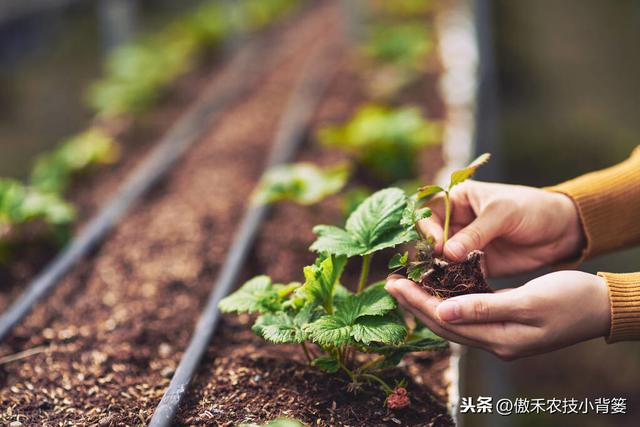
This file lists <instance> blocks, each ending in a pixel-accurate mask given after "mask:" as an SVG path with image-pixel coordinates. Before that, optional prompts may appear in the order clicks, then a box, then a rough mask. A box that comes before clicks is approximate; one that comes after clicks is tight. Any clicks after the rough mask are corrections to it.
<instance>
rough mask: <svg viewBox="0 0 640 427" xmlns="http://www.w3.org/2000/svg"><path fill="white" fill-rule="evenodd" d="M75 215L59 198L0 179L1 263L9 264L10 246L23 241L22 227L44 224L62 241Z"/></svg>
mask: <svg viewBox="0 0 640 427" xmlns="http://www.w3.org/2000/svg"><path fill="white" fill-rule="evenodd" d="M74 217H75V211H74V209H73V207H71V206H70V205H69V204H67V203H66V202H65V201H64V200H62V199H61V198H60V197H59V196H57V195H56V194H51V193H43V192H41V191H39V190H37V189H36V188H33V187H28V186H25V185H24V184H22V183H21V182H18V181H16V180H13V179H8V178H0V262H4V261H7V260H8V259H9V255H10V252H11V248H10V247H11V246H12V244H13V243H15V241H18V240H20V238H21V237H22V233H23V231H24V230H23V226H24V225H25V224H27V223H30V222H32V221H41V222H42V223H43V224H44V225H45V226H46V227H47V231H48V232H49V231H52V232H53V233H54V235H56V236H57V237H59V238H60V239H62V238H64V237H65V236H64V234H65V233H64V232H65V227H66V226H67V225H68V224H69V223H70V222H71V221H73V219H74Z"/></svg>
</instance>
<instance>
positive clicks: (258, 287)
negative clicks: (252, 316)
mask: <svg viewBox="0 0 640 427" xmlns="http://www.w3.org/2000/svg"><path fill="white" fill-rule="evenodd" d="M280 289H281V288H280ZM281 302H282V297H280V295H279V294H278V288H275V287H274V285H273V284H272V283H271V278H270V277H269V276H256V277H254V278H253V279H251V280H249V281H248V282H246V283H245V284H244V285H242V286H241V287H240V289H238V290H237V291H235V292H234V293H232V294H231V295H229V296H228V297H226V298H224V299H222V300H221V301H220V303H219V304H218V307H219V308H220V311H222V312H223V313H230V312H236V313H244V312H248V313H254V312H260V313H268V312H272V311H277V310H279V309H280V308H281Z"/></svg>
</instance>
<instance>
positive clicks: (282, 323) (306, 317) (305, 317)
mask: <svg viewBox="0 0 640 427" xmlns="http://www.w3.org/2000/svg"><path fill="white" fill-rule="evenodd" d="M314 314H315V313H314V308H313V307H312V306H311V305H307V306H305V307H303V308H302V309H301V310H300V311H299V312H298V313H296V314H292V313H290V312H284V311H280V312H277V313H273V314H263V315H261V316H260V317H258V318H257V319H256V322H255V323H254V325H253V327H252V330H253V331H254V332H255V333H256V334H257V335H258V336H260V337H262V338H264V339H265V340H267V341H270V342H272V343H275V344H283V343H302V342H304V341H305V340H306V337H307V335H306V333H305V332H304V327H305V326H306V325H307V324H308V323H310V322H311V320H312V319H313V318H314Z"/></svg>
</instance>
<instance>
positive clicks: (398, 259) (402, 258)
mask: <svg viewBox="0 0 640 427" xmlns="http://www.w3.org/2000/svg"><path fill="white" fill-rule="evenodd" d="M408 262H409V252H405V253H403V254H395V255H393V256H392V257H391V259H390V260H389V264H388V267H389V269H390V270H395V269H398V268H401V267H406V266H407V263H408Z"/></svg>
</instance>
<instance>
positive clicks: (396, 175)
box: [318, 104, 441, 183]
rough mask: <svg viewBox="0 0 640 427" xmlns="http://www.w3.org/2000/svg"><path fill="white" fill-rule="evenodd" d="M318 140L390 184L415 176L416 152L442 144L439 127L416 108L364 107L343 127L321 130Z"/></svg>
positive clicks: (328, 127)
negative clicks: (346, 154)
mask: <svg viewBox="0 0 640 427" xmlns="http://www.w3.org/2000/svg"><path fill="white" fill-rule="evenodd" d="M318 140H319V141H320V142H321V143H322V144H324V145H325V146H327V147H334V148H337V149H339V150H342V151H344V152H346V153H349V154H350V155H351V156H352V157H353V158H354V159H355V160H356V161H357V162H358V163H360V164H361V165H362V166H364V167H365V168H366V169H367V170H368V171H369V172H370V173H371V174H373V175H374V176H375V177H376V178H378V179H379V180H381V181H382V182H385V183H393V182H396V181H399V180H403V179H412V178H415V177H416V176H417V175H418V171H417V159H418V153H419V152H420V150H421V149H422V148H424V147H427V146H429V145H434V144H439V143H440V142H441V126H440V124H439V123H437V122H433V121H430V120H428V119H426V118H425V117H424V116H423V114H422V112H421V111H420V109H419V108H417V107H413V106H405V107H400V108H388V107H385V106H382V105H377V104H367V105H363V106H362V107H360V108H359V109H358V110H357V111H356V112H355V113H354V114H353V116H352V117H351V118H350V119H349V120H348V121H347V122H346V123H345V124H342V125H327V126H325V127H323V128H321V129H320V130H319V131H318Z"/></svg>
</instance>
